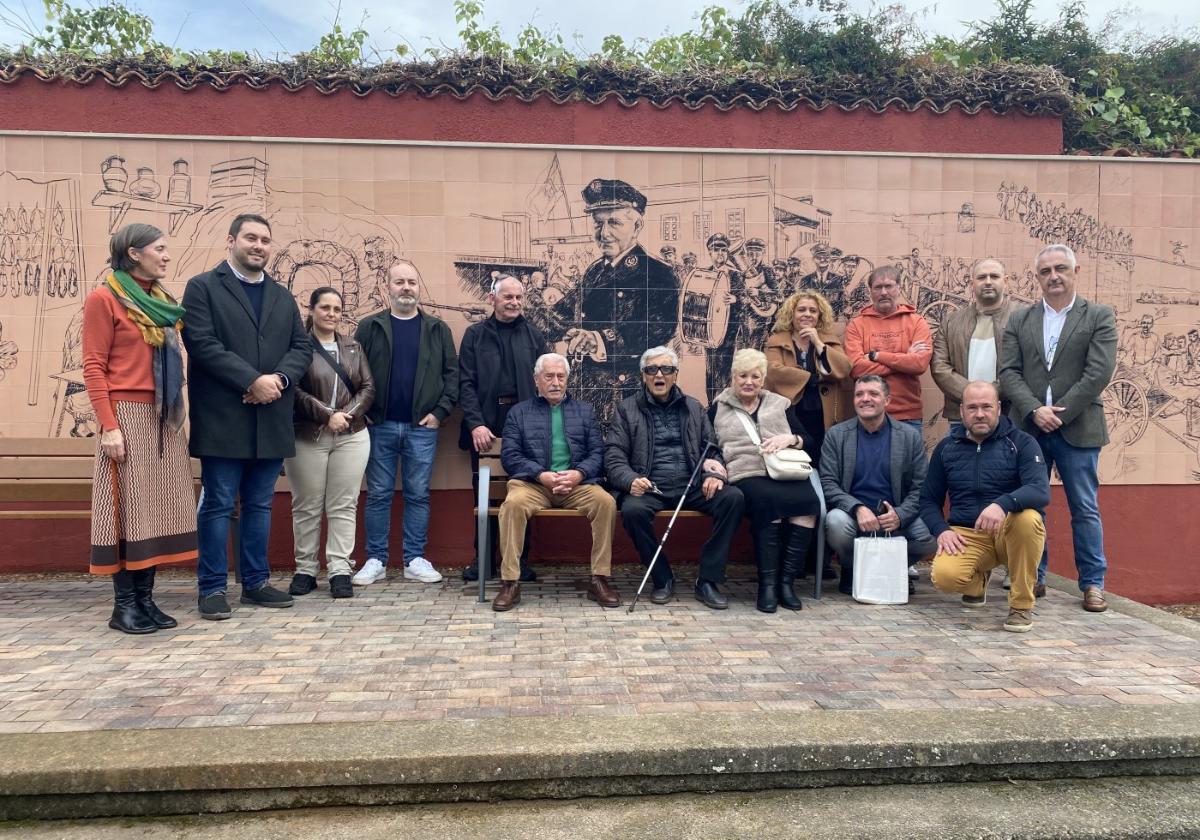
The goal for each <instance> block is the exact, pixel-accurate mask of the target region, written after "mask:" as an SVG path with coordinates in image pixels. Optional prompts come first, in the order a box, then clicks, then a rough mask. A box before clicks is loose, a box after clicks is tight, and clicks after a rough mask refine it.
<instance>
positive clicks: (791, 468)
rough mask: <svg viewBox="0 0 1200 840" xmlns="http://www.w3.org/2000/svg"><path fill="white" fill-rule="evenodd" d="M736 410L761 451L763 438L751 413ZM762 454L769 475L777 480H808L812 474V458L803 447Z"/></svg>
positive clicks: (747, 432) (752, 440)
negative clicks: (752, 419) (755, 426)
mask: <svg viewBox="0 0 1200 840" xmlns="http://www.w3.org/2000/svg"><path fill="white" fill-rule="evenodd" d="M734 411H735V412H736V413H737V417H738V419H739V420H741V421H742V425H743V426H745V427H746V434H748V435H749V436H750V440H751V442H752V443H753V444H754V445H755V446H757V447H758V448H759V451H760V452H761V451H762V438H761V437H760V436H759V434H758V429H756V428H754V423H753V422H752V421H751V420H750V415H748V414H746V412H744V411H741V410H739V409H734ZM762 456H763V461H765V462H766V465H767V475H769V476H770V477H771V478H773V479H775V480H776V481H808V478H809V476H811V475H812V459H811V458H809V457H808V453H807V452H805V451H804V450H803V449H791V448H789V449H781V450H779V451H778V452H772V453H770V454H767V453H766V452H763V453H762Z"/></svg>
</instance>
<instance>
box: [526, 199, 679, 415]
mask: <svg viewBox="0 0 1200 840" xmlns="http://www.w3.org/2000/svg"><path fill="white" fill-rule="evenodd" d="M583 200H584V202H585V204H586V208H585V209H586V211H587V213H588V214H590V215H591V217H592V229H593V233H594V236H595V240H596V245H597V247H599V249H600V259H598V260H596V261H595V262H594V263H592V264H591V265H590V266H588V269H587V271H586V272H584V275H583V280H582V281H581V282H580V283H579V285H578V286H576V287H574V288H572V289H571V290H570V291H569V292H568V293H567V294H566V296H565V297H563V299H562V300H561V301H559V303H558V305H557V306H556V307H555V308H554V310H553V311H552V312H551V313H550V325H549V327H550V329H549V336H550V338H551V339H552V340H559V341H565V342H566V351H567V352H566V354H565V355H566V356H567V358H568V359H570V363H571V368H572V370H577V371H578V378H577V379H576V382H577V383H578V386H577V387H576V388H575V389H574V393H575V395H576V396H578V397H579V398H580V399H583V400H586V401H587V402H589V403H591V404H592V406H593V407H594V408H595V409H596V413H597V415H598V416H599V418H600V423H601V425H602V426H603V427H605V428H607V427H608V424H609V422H610V420H611V418H612V415H613V412H614V411H615V410H616V404H617V403H618V402H619V401H620V400H621V399H623V398H624V397H625V396H627V395H628V394H630V393H633V392H634V391H636V390H637V388H638V387H639V386H640V384H641V377H640V375H639V371H638V359H639V358H640V356H641V353H642V351H643V350H644V349H645V348H647V347H657V346H660V345H664V344H666V343H667V342H669V341H670V340H671V338H672V337H673V336H674V335H675V332H676V327H677V322H678V313H679V282H678V281H677V280H676V278H675V273H674V271H672V269H671V266H669V265H667V264H666V263H664V262H662V261H660V260H657V259H654V258H653V257H651V256H650V255H649V254H647V253H646V251H645V249H644V248H642V246H641V245H639V244H638V235H639V234H640V233H641V231H642V227H643V224H644V221H645V220H644V216H645V212H646V196H644V195H643V194H642V193H641V192H640V191H638V190H637V189H635V188H634V187H632V186H630V185H629V184H627V183H625V182H624V181H619V180H610V179H606V178H597V179H595V180H594V181H592V182H591V183H590V184H588V185H587V187H586V188H585V189H584V190H583Z"/></svg>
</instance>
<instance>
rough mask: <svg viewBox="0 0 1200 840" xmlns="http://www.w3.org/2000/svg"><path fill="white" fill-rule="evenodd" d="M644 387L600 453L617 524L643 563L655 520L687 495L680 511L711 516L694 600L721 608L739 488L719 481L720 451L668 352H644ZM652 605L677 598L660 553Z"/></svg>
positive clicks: (649, 554)
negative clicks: (617, 512) (709, 445)
mask: <svg viewBox="0 0 1200 840" xmlns="http://www.w3.org/2000/svg"><path fill="white" fill-rule="evenodd" d="M639 367H640V368H641V371H642V386H643V387H642V389H641V390H640V391H638V393H636V394H634V395H632V396H630V397H627V398H625V399H624V400H623V401H622V402H621V404H620V405H619V406H618V407H617V411H616V415H615V416H614V418H613V423H612V428H611V429H610V430H609V433H608V440H607V441H606V443H605V447H604V463H605V467H606V468H607V471H608V483H609V486H610V487H611V488H612V489H613V490H615V491H617V504H618V506H619V508H620V510H621V521H622V522H623V523H624V524H625V530H626V531H627V532H628V533H629V536H630V538H631V539H632V540H633V544H634V546H635V547H636V548H637V551H638V556H639V557H640V558H641V560H642V563H643V564H645V565H649V563H650V560H651V558H653V557H654V551H655V549H657V548H658V538H657V537H656V536H655V534H654V515H655V514H656V513H658V512H659V511H661V510H663V509H673V508H674V507H675V505H677V504H678V503H679V497H680V496H683V495H684V494H685V492H686V498H685V499H684V503H683V506H684V508H685V509H687V510H698V511H700V512H701V513H706V514H708V515H709V516H711V517H712V518H713V531H712V535H711V536H710V537H709V538H708V541H707V542H706V543H705V544H704V549H703V551H702V552H701V554H700V570H699V573H698V576H697V581H696V597H697V598H698V599H699V600H700V601H702V602H703V603H704V604H705V606H708V607H711V608H713V609H725V607H726V606H727V605H728V604H727V602H726V600H725V596H724V595H722V594H721V592H720V590H718V589H717V586H718V584H721V583H723V582H724V581H725V564H726V562H727V561H728V559H729V544H730V542H731V541H732V540H733V534H734V532H735V531H736V530H737V527H738V523H739V522H740V521H741V518H742V508H743V505H744V500H743V498H742V493H741V491H740V490H738V489H737V488H734V487H729V486H728V485H727V484H726V481H725V467H724V464H723V462H722V458H721V450H720V449H719V448H718V447H716V446H713V447H712V448H711V449H708V450H707V451H706V444H707V443H708V442H709V441H714V440H716V436H715V435H714V434H713V429H712V424H711V423H710V422H709V420H708V415H707V414H706V413H705V411H704V408H703V407H702V406H701V405H700V403H699V402H698V401H697V400H695V399H693V398H692V397H689V396H686V395H685V394H684V393H683V392H682V391H680V390H679V387H678V386H677V385H676V384H675V381H676V379H677V378H678V376H679V356H678V355H677V354H676V353H675V351H673V350H671V349H670V348H668V347H652V348H650V349H649V350H647V351H646V352H645V353H643V354H642V359H641V362H640V364H639ZM702 458H703V459H704V460H703V463H702V464H701V465H700V470H699V472H698V473H697V475H696V481H695V482H694V483H693V485H692V486H691V488H690V489H689V488H688V480H689V479H690V478H691V476H692V471H693V470H694V469H695V468H696V465H697V464H698V463H699V462H700V459H702ZM652 579H653V581H654V590H653V592H652V593H651V595H650V600H651V601H652V602H653V603H655V604H665V603H667V602H669V601H670V600H671V597H672V595H673V594H674V592H675V576H674V574H673V573H672V572H671V565H670V563H669V562H668V561H667V556H666V552H663V553H662V554H660V555H659V557H658V561H657V562H656V563H655V564H654V571H653V574H652Z"/></svg>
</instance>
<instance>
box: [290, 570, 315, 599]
mask: <svg viewBox="0 0 1200 840" xmlns="http://www.w3.org/2000/svg"><path fill="white" fill-rule="evenodd" d="M316 588H317V579H316V578H315V577H313V576H312V575H306V574H304V573H303V572H296V574H294V575H292V583H291V585H290V586H288V594H289V595H307V594H308V593H309V592H312V591H313V590H314V589H316Z"/></svg>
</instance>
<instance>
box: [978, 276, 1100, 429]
mask: <svg viewBox="0 0 1200 840" xmlns="http://www.w3.org/2000/svg"><path fill="white" fill-rule="evenodd" d="M1045 313H1046V310H1045V307H1044V306H1043V305H1042V302H1041V301H1040V300H1039V301H1038V302H1037V303H1035V304H1033V306H1030V307H1028V308H1026V309H1022V310H1019V311H1017V312H1014V313H1013V314H1012V315H1011V316H1010V317H1009V319H1008V326H1007V327H1005V330H1004V343H1003V345H1002V346H1001V355H1000V388H1001V389H1002V390H1003V392H1004V398H1005V399H1006V400H1011V401H1012V412H1011V417H1012V421H1013V423H1014V424H1015V425H1016V427H1017V428H1018V429H1020V430H1021V431H1023V432H1028V433H1029V434H1031V435H1034V436H1035V437H1036V436H1037V435H1038V434H1039V430H1038V427H1037V426H1036V425H1034V423H1033V420H1032V419H1030V417H1031V415H1032V414H1033V412H1034V411H1035V410H1036V409H1037V408H1038V407H1040V406H1043V405H1045V404H1046V386H1047V385H1049V386H1050V389H1051V394H1052V395H1053V397H1054V404H1055V405H1060V406H1063V407H1064V408H1065V409H1066V411H1064V412H1062V413H1061V414H1059V415H1058V418H1059V419H1060V420H1062V429H1061V430H1060V431H1061V433H1062V436H1063V439H1064V440H1066V442H1067V443H1069V444H1071V445H1072V446H1079V447H1099V446H1104V445H1105V444H1106V443H1108V425H1107V423H1106V422H1105V420H1104V402H1103V401H1102V400H1101V399H1100V397H1101V395H1102V394H1103V393H1104V389H1105V388H1106V387H1108V383H1109V382H1111V381H1112V377H1113V371H1115V370H1116V367H1117V322H1116V318H1115V316H1114V315H1113V311H1112V308H1111V307H1108V306H1105V305H1104V304H1101V303H1094V302H1092V301H1090V300H1084V299H1083V297H1081V296H1078V295H1077V296H1076V297H1075V305H1074V306H1073V307H1072V308H1071V311H1070V312H1068V313H1067V320H1066V323H1064V324H1063V328H1062V333H1061V334H1060V335H1059V339H1058V350H1057V351H1055V353H1054V364H1052V365H1051V366H1050V368H1049V369H1048V370H1047V368H1046V356H1045V353H1044V350H1043V342H1042V328H1043V325H1044V323H1045Z"/></svg>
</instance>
